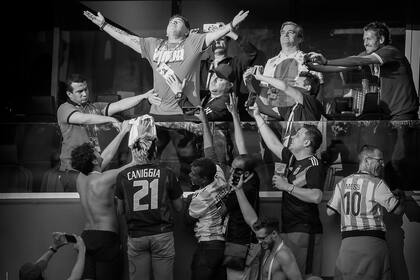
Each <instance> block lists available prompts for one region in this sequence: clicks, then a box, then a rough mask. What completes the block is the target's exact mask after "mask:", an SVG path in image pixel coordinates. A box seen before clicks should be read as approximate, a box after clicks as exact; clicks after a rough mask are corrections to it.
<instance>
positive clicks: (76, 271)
mask: <svg viewBox="0 0 420 280" xmlns="http://www.w3.org/2000/svg"><path fill="white" fill-rule="evenodd" d="M52 237H53V244H52V245H51V246H50V247H49V248H48V250H47V251H46V252H45V253H44V254H42V255H41V256H40V257H39V259H38V260H37V261H36V262H34V263H30V262H28V263H25V264H24V265H22V266H21V267H20V269H19V280H42V279H44V274H45V271H46V269H47V266H48V263H49V261H50V260H51V258H52V257H53V256H54V255H55V253H57V251H58V249H60V248H61V247H63V246H64V245H67V244H70V243H72V244H74V248H75V249H76V251H77V259H76V262H75V263H74V266H73V269H72V272H71V274H70V276H69V277H68V278H67V280H79V279H82V273H83V268H84V264H85V252H86V246H85V243H84V242H83V239H82V238H81V237H80V236H78V235H75V234H66V233H63V232H53V233H52Z"/></svg>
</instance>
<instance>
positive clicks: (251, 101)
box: [246, 92, 257, 107]
mask: <svg viewBox="0 0 420 280" xmlns="http://www.w3.org/2000/svg"><path fill="white" fill-rule="evenodd" d="M255 99H257V93H256V92H251V93H249V95H248V100H247V101H246V107H252V106H254V104H255Z"/></svg>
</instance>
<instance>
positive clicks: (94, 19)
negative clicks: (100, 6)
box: [83, 11, 105, 26]
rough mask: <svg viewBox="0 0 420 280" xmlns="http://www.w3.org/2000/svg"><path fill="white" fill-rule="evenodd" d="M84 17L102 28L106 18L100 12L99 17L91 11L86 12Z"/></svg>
mask: <svg viewBox="0 0 420 280" xmlns="http://www.w3.org/2000/svg"><path fill="white" fill-rule="evenodd" d="M83 15H84V16H85V17H87V18H88V19H90V20H91V21H92V22H93V23H94V24H96V25H97V26H101V25H102V24H103V23H104V22H105V18H104V16H103V15H102V14H101V13H100V12H98V15H96V16H95V15H94V14H92V13H91V12H89V11H84V12H83Z"/></svg>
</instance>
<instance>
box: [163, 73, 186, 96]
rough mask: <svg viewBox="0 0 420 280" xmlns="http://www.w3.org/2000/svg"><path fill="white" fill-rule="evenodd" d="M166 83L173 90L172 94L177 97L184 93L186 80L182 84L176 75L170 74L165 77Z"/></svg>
mask: <svg viewBox="0 0 420 280" xmlns="http://www.w3.org/2000/svg"><path fill="white" fill-rule="evenodd" d="M165 80H166V83H167V84H168V86H169V87H170V88H171V90H172V92H173V93H174V94H175V95H176V94H179V93H182V92H183V90H184V87H185V83H186V81H187V80H186V79H184V80H183V81H182V82H181V81H180V80H179V78H178V77H177V76H176V75H175V74H172V73H171V74H168V75H166V76H165Z"/></svg>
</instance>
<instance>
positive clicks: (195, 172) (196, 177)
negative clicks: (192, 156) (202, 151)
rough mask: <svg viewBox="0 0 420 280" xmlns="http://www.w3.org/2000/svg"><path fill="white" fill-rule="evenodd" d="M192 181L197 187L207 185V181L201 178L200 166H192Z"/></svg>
mask: <svg viewBox="0 0 420 280" xmlns="http://www.w3.org/2000/svg"><path fill="white" fill-rule="evenodd" d="M189 175H190V179H191V184H193V185H195V186H203V185H205V184H206V182H207V181H206V179H204V178H202V177H201V176H200V167H198V166H192V167H191V172H190V174H189Z"/></svg>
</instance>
